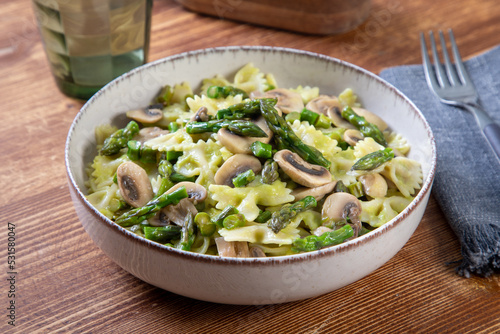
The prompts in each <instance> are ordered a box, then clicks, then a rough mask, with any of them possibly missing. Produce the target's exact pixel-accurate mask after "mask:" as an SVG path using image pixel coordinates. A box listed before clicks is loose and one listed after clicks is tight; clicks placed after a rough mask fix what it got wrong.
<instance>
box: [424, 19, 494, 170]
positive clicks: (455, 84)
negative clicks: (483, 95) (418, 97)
mask: <svg viewBox="0 0 500 334" xmlns="http://www.w3.org/2000/svg"><path fill="white" fill-rule="evenodd" d="M448 33H449V35H450V44H451V49H452V52H453V59H454V61H455V64H452V62H451V60H450V56H449V55H448V52H447V51H446V42H445V39H444V35H443V32H442V31H439V39H440V42H441V49H442V53H443V60H444V66H443V64H441V63H440V60H439V56H438V52H437V47H436V41H435V39H434V34H433V32H432V31H431V32H429V37H430V44H431V52H432V56H433V58H434V66H432V64H431V61H430V59H429V55H428V51H427V46H426V43H425V38H424V34H423V33H420V44H421V47H422V58H423V62H424V70H425V78H426V79H427V84H428V86H429V88H430V89H431V90H432V91H433V92H434V93H435V94H436V95H437V97H439V99H440V100H441V102H443V103H446V104H449V105H453V106H457V107H461V108H464V109H466V110H468V111H470V112H471V113H473V114H474V116H475V118H476V121H477V123H478V125H479V127H480V128H481V130H482V132H483V134H484V136H485V137H486V139H487V140H488V142H489V143H490V145H491V147H492V148H493V150H494V151H495V153H496V155H497V157H498V159H499V160H500V125H498V124H497V123H495V122H494V121H493V119H492V118H491V117H490V116H489V115H488V114H487V113H486V111H484V110H483V109H482V108H481V106H480V105H479V97H478V94H477V91H476V88H475V87H474V85H473V83H472V80H471V79H470V77H469V75H468V73H467V70H466V69H465V67H464V64H463V63H462V60H461V57H460V53H459V52H458V47H457V44H456V42H455V37H454V36H453V31H452V30H451V29H450V30H448ZM443 67H444V68H443Z"/></svg>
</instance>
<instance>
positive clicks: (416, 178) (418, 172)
mask: <svg viewBox="0 0 500 334" xmlns="http://www.w3.org/2000/svg"><path fill="white" fill-rule="evenodd" d="M381 174H382V175H383V176H385V177H386V178H387V179H389V180H391V181H392V182H393V183H394V184H395V185H396V187H397V188H398V190H399V191H400V192H401V194H402V195H403V196H405V197H410V196H412V195H414V194H415V191H416V190H417V189H420V186H421V184H422V181H423V174H422V167H421V166H420V164H419V163H418V162H417V161H415V160H411V159H408V158H405V157H396V158H394V159H392V160H391V161H389V162H388V163H387V164H385V167H384V170H383V171H382V172H381Z"/></svg>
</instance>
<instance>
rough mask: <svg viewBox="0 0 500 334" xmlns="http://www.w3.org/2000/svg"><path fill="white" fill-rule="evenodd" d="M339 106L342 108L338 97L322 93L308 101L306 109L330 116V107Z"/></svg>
mask: <svg viewBox="0 0 500 334" xmlns="http://www.w3.org/2000/svg"><path fill="white" fill-rule="evenodd" d="M333 107H337V108H338V109H339V110H341V109H342V105H341V104H340V101H339V99H337V98H336V97H331V96H328V95H320V96H318V97H316V98H314V99H312V100H311V101H309V102H307V104H306V109H309V110H311V111H314V112H316V113H318V114H323V115H325V116H328V114H327V112H328V109H330V108H333Z"/></svg>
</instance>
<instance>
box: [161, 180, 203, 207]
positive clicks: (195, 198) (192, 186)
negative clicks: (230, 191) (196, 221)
mask: <svg viewBox="0 0 500 334" xmlns="http://www.w3.org/2000/svg"><path fill="white" fill-rule="evenodd" d="M182 186H184V187H186V191H187V193H188V199H189V200H190V201H191V202H193V203H194V204H195V205H196V204H197V203H199V202H202V201H204V200H205V198H207V190H206V189H205V187H204V186H202V185H201V184H198V183H194V182H188V181H183V182H179V183H176V184H175V185H174V186H172V188H170V189H168V190H167V193H171V192H173V191H175V190H177V189H179V188H180V187H182Z"/></svg>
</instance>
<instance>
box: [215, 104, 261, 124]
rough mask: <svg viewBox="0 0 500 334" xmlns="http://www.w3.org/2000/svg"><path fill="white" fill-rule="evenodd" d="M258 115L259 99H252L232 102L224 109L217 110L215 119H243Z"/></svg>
mask: <svg viewBox="0 0 500 334" xmlns="http://www.w3.org/2000/svg"><path fill="white" fill-rule="evenodd" d="M258 115H260V101H259V100H252V101H248V102H242V103H237V104H233V105H232V106H229V107H227V108H225V109H220V110H219V111H217V119H228V120H231V119H233V120H234V119H243V118H252V117H255V116H258Z"/></svg>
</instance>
